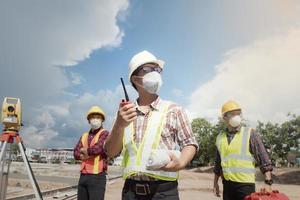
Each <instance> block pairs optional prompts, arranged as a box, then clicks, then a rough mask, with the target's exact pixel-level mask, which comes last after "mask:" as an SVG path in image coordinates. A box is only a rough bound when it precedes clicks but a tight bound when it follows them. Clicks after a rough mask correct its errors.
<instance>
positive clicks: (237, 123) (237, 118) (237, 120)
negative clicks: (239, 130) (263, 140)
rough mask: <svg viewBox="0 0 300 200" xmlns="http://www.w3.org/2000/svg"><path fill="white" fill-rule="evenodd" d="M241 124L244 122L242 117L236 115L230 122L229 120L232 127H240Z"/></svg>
mask: <svg viewBox="0 0 300 200" xmlns="http://www.w3.org/2000/svg"><path fill="white" fill-rule="evenodd" d="M241 122H242V118H241V116H240V115H236V116H234V117H231V118H230V120H229V124H230V126H232V127H238V126H240V125H241Z"/></svg>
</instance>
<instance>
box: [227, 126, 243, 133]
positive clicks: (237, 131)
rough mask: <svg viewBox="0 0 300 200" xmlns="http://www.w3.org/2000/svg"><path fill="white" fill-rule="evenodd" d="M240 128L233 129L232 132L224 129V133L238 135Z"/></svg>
mask: <svg viewBox="0 0 300 200" xmlns="http://www.w3.org/2000/svg"><path fill="white" fill-rule="evenodd" d="M241 127H242V126H239V127H238V128H237V129H235V130H233V131H229V130H228V128H226V132H227V134H236V133H239V132H240V130H241Z"/></svg>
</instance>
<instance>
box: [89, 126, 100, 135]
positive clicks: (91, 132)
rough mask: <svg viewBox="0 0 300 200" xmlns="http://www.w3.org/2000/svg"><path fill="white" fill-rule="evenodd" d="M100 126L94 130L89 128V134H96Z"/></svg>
mask: <svg viewBox="0 0 300 200" xmlns="http://www.w3.org/2000/svg"><path fill="white" fill-rule="evenodd" d="M101 128H102V127H100V128H98V129H95V130H92V129H91V130H90V132H89V133H90V134H92V135H96V134H97V133H98V132H99V131H100V129H101Z"/></svg>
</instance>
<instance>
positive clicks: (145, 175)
mask: <svg viewBox="0 0 300 200" xmlns="http://www.w3.org/2000/svg"><path fill="white" fill-rule="evenodd" d="M163 65H164V62H163V61H161V60H158V59H157V58H156V57H155V56H154V55H153V54H151V53H150V52H148V51H142V52H140V53H138V54H136V55H135V56H133V58H132V59H131V61H130V63H129V81H130V82H131V84H132V86H133V87H134V88H135V89H136V90H137V92H138V94H139V97H138V99H137V100H136V102H130V101H123V102H121V103H120V106H119V111H118V114H117V118H116V121H115V123H114V126H113V129H112V132H111V134H110V135H109V137H108V139H107V141H106V143H105V148H106V150H107V153H108V155H109V156H110V157H114V156H116V155H118V154H119V153H120V152H121V151H122V155H123V164H122V165H123V167H124V171H123V177H124V179H125V183H124V187H123V191H122V200H135V199H143V200H147V199H153V200H157V199H165V200H177V199H179V195H178V189H177V186H178V183H177V179H178V171H179V170H181V169H184V168H185V166H186V165H187V164H188V163H189V162H190V161H191V159H192V158H193V156H194V155H195V153H196V150H197V148H198V145H197V142H196V140H195V137H194V135H193V133H192V129H191V124H190V122H189V120H188V118H187V115H186V113H185V111H184V109H183V108H182V107H180V106H178V105H176V104H175V103H172V102H170V101H165V100H162V99H161V98H160V97H159V96H158V91H159V89H160V86H161V84H162V79H161V72H162V70H163ZM176 149H177V150H180V152H179V155H178V154H177V156H176V153H175V150H176ZM157 151H159V152H160V153H157V154H156V156H154V158H156V159H158V161H157V162H158V166H159V164H160V161H161V163H162V164H163V165H162V166H161V167H159V168H157V169H153V168H149V167H147V166H148V164H149V158H150V157H151V154H152V153H153V152H157ZM177 152H178V151H177ZM163 158H166V160H167V163H165V164H164V162H163V161H164V159H163Z"/></svg>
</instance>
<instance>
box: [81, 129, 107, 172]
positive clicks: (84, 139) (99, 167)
mask: <svg viewBox="0 0 300 200" xmlns="http://www.w3.org/2000/svg"><path fill="white" fill-rule="evenodd" d="M103 131H104V129H101V130H100V131H99V132H98V133H97V134H96V135H95V136H94V138H93V139H92V141H91V144H90V145H88V136H89V133H84V134H83V135H82V136H81V143H82V146H83V147H84V148H88V147H92V146H93V145H95V144H96V143H97V142H98V140H99V137H100V135H101V134H102V132H103ZM80 171H81V173H83V174H99V173H101V172H102V171H103V159H101V157H100V155H97V156H90V157H89V158H88V159H87V160H84V161H82V163H81V168H80Z"/></svg>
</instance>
